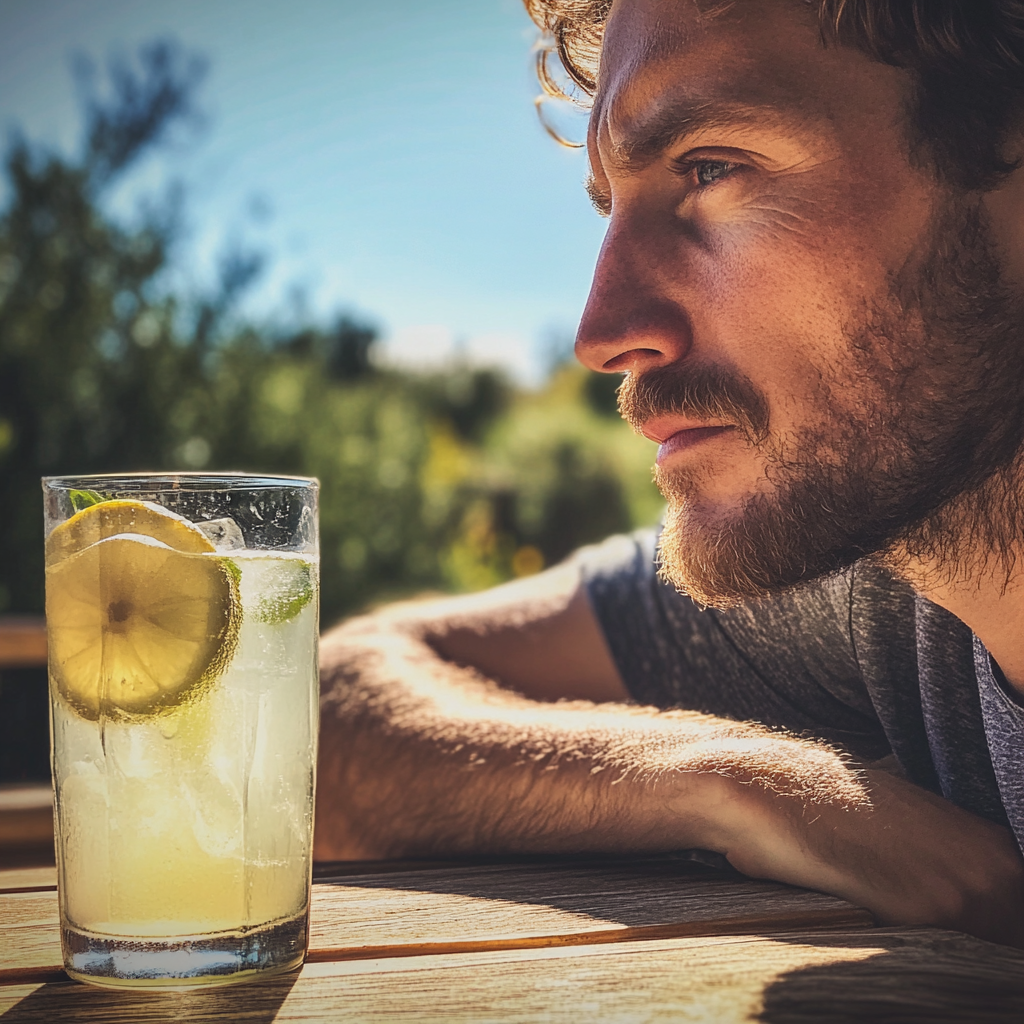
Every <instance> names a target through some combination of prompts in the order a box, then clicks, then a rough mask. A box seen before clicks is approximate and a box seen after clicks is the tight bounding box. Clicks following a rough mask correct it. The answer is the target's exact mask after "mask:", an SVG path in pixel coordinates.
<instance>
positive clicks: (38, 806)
mask: <svg viewBox="0 0 1024 1024" xmlns="http://www.w3.org/2000/svg"><path fill="white" fill-rule="evenodd" d="M45 666H46V623H45V621H44V620H43V619H42V618H29V617H15V616H6V617H0V672H2V671H3V670H4V669H12V668H15V669H17V668H43V667H45ZM52 859H53V791H52V789H51V787H50V786H49V784H47V783H42V784H40V783H30V784H23V783H16V784H12V785H3V786H0V865H7V866H11V865H21V864H38V863H43V862H46V861H47V860H52Z"/></svg>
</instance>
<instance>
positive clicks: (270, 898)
mask: <svg viewBox="0 0 1024 1024" xmlns="http://www.w3.org/2000/svg"><path fill="white" fill-rule="evenodd" d="M293 487H294V484H293ZM75 493H77V492H75ZM204 497H205V496H204ZM96 498H97V499H99V500H95V501H94V503H92V504H88V505H86V506H85V507H84V508H82V509H80V510H78V511H77V512H75V514H74V515H72V516H70V517H69V518H68V519H67V520H65V521H64V522H61V523H60V524H59V525H57V526H56V528H55V529H53V530H52V531H51V533H50V535H49V537H48V540H47V569H46V573H47V581H46V582H47V626H48V632H49V645H50V678H51V694H52V729H53V771H54V786H55V795H56V805H55V806H56V820H57V824H58V856H59V875H60V883H61V884H60V893H61V917H62V934H63V941H64V947H65V963H66V966H67V968H68V970H69V973H71V974H72V975H73V976H75V977H79V978H83V979H84V980H92V981H100V982H104V983H107V984H147V983H148V984H172V983H175V982H177V983H189V984H196V983H201V982H203V981H216V980H221V981H223V980H235V979H237V978H239V977H242V976H245V975H246V974H249V973H252V972H255V971H260V970H267V969H275V968H276V969H285V968H287V967H291V966H295V965H296V964H297V963H299V962H300V961H301V958H302V955H303V952H304V949H305V939H306V928H307V924H306V922H307V914H308V899H309V880H310V857H311V837H312V810H313V783H314V780H313V764H314V758H313V751H314V750H315V744H316V735H317V711H316V708H317V702H316V693H317V648H316V638H317V619H318V592H319V585H318V560H317V556H316V550H315V533H314V534H313V543H310V540H309V532H310V531H309V527H308V521H307V523H306V526H305V537H304V539H303V537H301V536H300V541H301V543H297V544H293V545H292V546H293V547H296V546H297V547H300V548H303V550H287V549H285V550H281V549H277V550H275V549H270V550H267V549H256V548H252V547H241V546H239V545H240V544H242V543H244V542H245V541H247V540H248V539H249V537H248V536H247V537H245V538H244V539H243V536H242V534H243V530H241V529H240V528H239V527H238V526H237V525H236V524H235V522H234V520H232V519H230V518H224V519H220V520H218V522H217V523H214V524H210V523H208V522H205V521H204V520H202V519H198V518H197V519H196V520H195V521H194V522H193V521H192V520H190V519H189V518H188V517H187V516H185V515H181V514H179V513H177V512H175V511H172V510H169V509H167V508H166V507H164V506H162V505H161V504H160V503H159V501H148V500H137V499H133V498H124V497H123V496H119V497H117V498H114V499H110V500H103V495H102V494H96ZM194 512H195V510H194V509H193V510H192V514H194ZM293 518H295V517H293ZM225 523H226V524H228V525H227V526H224V525H223V524H225ZM211 527H216V528H211ZM257 527H258V523H257ZM245 532H246V533H249V534H251V533H252V532H254V531H253V530H252V529H248V530H247V531H245ZM256 532H258V529H257V530H256ZM297 532H298V533H299V534H301V533H302V530H301V529H300V530H298V531H297ZM225 537H226V538H227V542H226V543H225V542H224V539H225ZM257 539H258V538H257ZM309 548H312V550H304V549H309Z"/></svg>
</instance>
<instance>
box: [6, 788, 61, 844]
mask: <svg viewBox="0 0 1024 1024" xmlns="http://www.w3.org/2000/svg"><path fill="white" fill-rule="evenodd" d="M22 846H42V847H45V846H50V847H52V846H53V789H52V787H51V786H50V785H49V783H43V784H33V785H24V784H18V785H10V786H0V850H9V849H13V848H17V847H22Z"/></svg>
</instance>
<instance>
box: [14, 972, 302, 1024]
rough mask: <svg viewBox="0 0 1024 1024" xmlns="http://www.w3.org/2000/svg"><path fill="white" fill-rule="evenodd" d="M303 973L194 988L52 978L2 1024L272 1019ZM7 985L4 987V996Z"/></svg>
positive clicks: (258, 1023)
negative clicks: (110, 985) (105, 985)
mask: <svg viewBox="0 0 1024 1024" xmlns="http://www.w3.org/2000/svg"><path fill="white" fill-rule="evenodd" d="M298 977H299V972H298V971H293V972H292V973H291V974H286V975H282V976H280V977H277V978H268V979H267V980H266V981H259V982H254V983H252V984H248V985H224V986H222V987H218V988H205V989H191V990H190V991H187V992H139V991H137V990H131V989H101V988H94V987H92V986H90V985H79V984H76V983H75V982H73V981H66V982H48V983H47V984H45V985H40V986H39V988H37V989H36V990H35V991H34V992H32V993H31V994H30V995H28V996H26V997H25V998H24V999H22V1000H21V1001H20V1002H18V1003H16V1004H15V1005H14V1006H12V1007H11V1008H10V1009H9V1010H7V1011H6V1012H5V1013H0V1021H3V1024H54V1022H57V1021H82V1022H85V1021H96V1022H99V1021H115V1020H116V1021H124V1022H125V1024H129V1022H131V1024H134V1022H136V1021H143V1020H180V1021H231V1022H232V1024H236V1022H237V1024H270V1022H271V1021H273V1020H276V1019H277V1014H278V1011H279V1010H280V1009H281V1004H282V1003H284V1001H285V999H287V998H288V993H289V992H290V991H291V990H292V986H293V985H294V984H295V982H296V981H297V980H298ZM2 994H3V989H0V995H2Z"/></svg>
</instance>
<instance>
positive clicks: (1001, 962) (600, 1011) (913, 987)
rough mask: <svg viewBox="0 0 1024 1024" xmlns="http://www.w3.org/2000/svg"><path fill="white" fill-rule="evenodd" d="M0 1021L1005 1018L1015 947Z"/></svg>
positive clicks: (714, 1023)
mask: <svg viewBox="0 0 1024 1024" xmlns="http://www.w3.org/2000/svg"><path fill="white" fill-rule="evenodd" d="M0 1016H2V1018H3V1021H4V1024H44V1022H45V1024H51V1022H52V1021H57V1020H69V1021H70V1020H73V1021H76V1022H78V1024H101V1022H102V1024H112V1022H123V1024H134V1022H136V1021H142V1020H145V1021H149V1022H161V1021H181V1020H202V1021H204V1022H208V1024H219V1022H223V1024H228V1022H237V1024H267V1022H269V1021H273V1020H276V1021H314V1022H315V1021H324V1022H336V1021H340V1020H343V1021H345V1022H346V1024H378V1022H379V1024H383V1022H389V1024H391V1022H409V1024H461V1022H467V1024H469V1022H473V1024H476V1022H479V1021H488V1022H495V1024H535V1022H538V1021H542V1022H544V1024H562V1022H564V1024H578V1022H579V1021H581V1020H583V1021H588V1022H594V1024H600V1022H608V1024H634V1022H636V1024H639V1022H661V1021H663V1022H666V1024H667V1022H673V1024H674V1022H691V1024H741V1022H742V1024H747V1022H751V1021H760V1022H762V1024H818V1022H821V1021H828V1022H830V1024H863V1022H864V1021H878V1022H899V1024H1019V1022H1020V1021H1021V1019H1024V953H1022V952H1021V951H1019V950H1012V949H1008V948H1006V947H1002V946H994V945H991V944H990V943H985V942H981V941H980V940H978V939H973V938H970V937H968V936H964V935H958V934H956V933H953V932H943V931H937V930H929V929H921V930H899V929H869V930H862V931H859V932H856V933H853V934H845V935H844V934H836V933H825V934H820V933H819V934H814V933H792V934H788V935H784V936H778V935H776V936H771V935H761V936H737V937H731V938H727V937H711V938H708V937H705V938H698V939H695V938H688V939H670V940H662V941H657V942H626V943H619V944H616V945H614V946H589V947H577V948H572V949H544V950H537V949H534V950H517V951H513V952H501V953H475V954H474V953H465V954H449V955H444V956H423V957H416V958H411V959H398V960H383V961H381V960H377V961H368V960H364V961H349V962H342V963H330V964H309V965H307V966H306V967H304V968H303V969H302V971H301V972H299V973H295V974H291V975H286V976H283V977H279V978H275V979H268V980H267V981H264V982H261V983H259V984H251V985H242V986H237V987H230V986H229V987H225V988H211V989H206V990H200V991H196V990H191V991H184V992H171V993H155V992H149V993H139V992H132V991H111V990H103V989H98V988H92V987H89V986H85V985H74V984H72V983H70V982H63V983H49V984H42V985H19V986H8V987H4V988H0Z"/></svg>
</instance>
